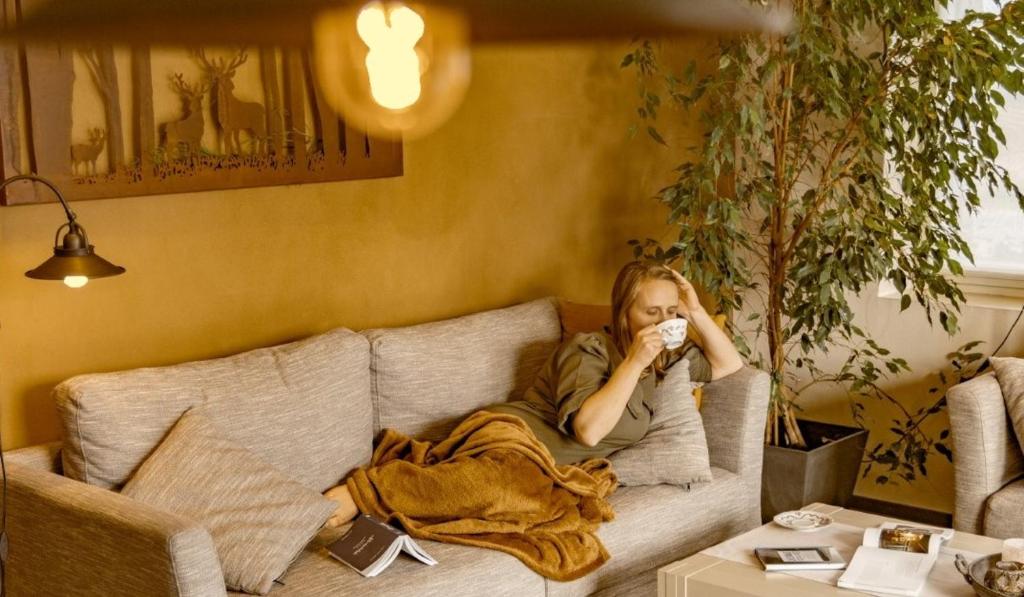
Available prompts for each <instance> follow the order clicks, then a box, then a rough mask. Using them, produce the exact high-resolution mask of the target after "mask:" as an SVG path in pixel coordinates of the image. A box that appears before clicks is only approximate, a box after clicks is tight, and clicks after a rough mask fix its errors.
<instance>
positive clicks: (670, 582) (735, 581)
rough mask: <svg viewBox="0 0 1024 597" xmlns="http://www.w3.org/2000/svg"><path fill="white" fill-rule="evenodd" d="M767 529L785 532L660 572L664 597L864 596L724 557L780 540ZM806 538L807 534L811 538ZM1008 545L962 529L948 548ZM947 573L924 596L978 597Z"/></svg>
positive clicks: (862, 521) (832, 511) (743, 538)
mask: <svg viewBox="0 0 1024 597" xmlns="http://www.w3.org/2000/svg"><path fill="white" fill-rule="evenodd" d="M803 509H804V510H814V511H816V512H821V513H823V514H828V515H829V516H831V517H832V519H833V520H834V521H835V522H836V523H842V524H845V525H851V526H854V527H857V528H858V529H861V530H862V529H864V528H867V527H873V526H878V525H879V524H881V523H883V522H886V521H891V522H905V521H900V520H897V519H893V518H886V517H884V516H878V515H876V514H868V513H865V512H858V511H856V510H847V509H844V508H840V507H838V506H831V505H828V504H817V503H816V504H811V505H809V506H807V507H805V508H803ZM908 524H914V523H908ZM766 527H775V528H779V527H777V525H775V524H774V523H771V522H769V523H768V524H766V525H764V526H762V527H758V528H757V529H753V530H751V531H749V532H747V533H744V534H743V535H740V536H739V537H735V538H733V539H731V540H729V542H723V543H721V544H719V545H717V546H713V547H710V548H708V549H706V550H704V551H701V552H698V553H696V554H694V555H692V556H690V557H688V558H685V559H683V560H679V561H678V562H673V563H671V564H669V565H668V566H665V567H663V568H661V569H659V570H658V597H727V596H728V597H736V596H751V597H753V596H761V597H776V596H782V595H785V596H787V597H790V596H791V597H804V596H806V597H811V596H819V595H825V596H828V595H863V593H860V592H857V591H851V590H848V589H840V588H838V587H836V586H834V585H830V584H826V583H824V582H819V581H817V580H812V579H810V578H801V577H799V576H794V575H791V574H783V573H766V572H764V571H763V570H762V569H761V567H760V566H759V565H758V564H757V561H756V560H755V559H754V558H753V554H752V553H750V554H749V557H748V556H746V555H743V556H742V557H744V558H745V559H746V561H745V562H739V561H735V560H733V559H727V558H726V557H723V552H725V551H730V550H724V549H723V546H726V544H727V543H728V544H729V545H730V546H732V549H731V553H733V554H735V553H743V554H746V553H747V547H748V546H747V545H746V544H745V542H752V543H756V542H757V541H758V537H763V536H765V535H766V534H767V533H768V532H772V533H773V534H774V536H778V534H777V533H774V529H766ZM759 531H761V533H760V534H756V533H758V532H759ZM793 533H794V535H795V536H796V535H800V536H801V537H800V538H799V539H796V540H795V542H794V543H793V545H799V544H803V545H815V544H817V543H816V542H815V537H814V535H815V533H800V534H796V532H795V531H794V532H793ZM803 536H805V537H806V539H805V538H804V537H803ZM748 540H749V541H748ZM730 542H731V543H730ZM1002 546H1003V542H1002V540H1001V539H994V538H992V537H983V536H981V535H972V534H970V533H964V532H961V531H957V532H956V534H955V535H954V536H953V539H952V540H950V542H949V544H948V547H949V548H951V549H955V550H964V551H969V552H975V553H977V554H982V555H983V554H989V553H996V552H998V551H1000V550H1001V549H1002ZM753 547H754V545H750V546H749V550H750V551H751V552H752V550H753ZM708 552H712V553H708ZM714 553H717V554H718V555H713V554H714ZM847 559H849V556H847ZM940 564H944V565H948V564H949V562H945V563H944V562H942V561H940V562H939V563H937V564H936V567H938V566H939V565H940ZM813 574H815V575H824V574H828V573H823V572H815V573H813ZM941 574H942V576H943V580H944V581H945V583H944V584H942V585H940V587H939V588H937V589H936V588H934V587H927V588H926V590H925V592H923V593H922V595H924V594H925V593H929V592H930V594H931V595H948V596H950V597H953V596H960V595H963V596H965V597H969V596H973V595H974V591H973V590H972V589H971V588H970V586H968V585H967V583H966V582H964V581H963V577H960V578H959V579H955V580H958V581H959V582H953V580H954V579H951V576H952V575H958V573H956V571H955V570H953V571H949V570H946V569H945V568H943V569H942V571H941ZM935 575H936V570H933V571H932V576H935ZM929 578H931V577H929Z"/></svg>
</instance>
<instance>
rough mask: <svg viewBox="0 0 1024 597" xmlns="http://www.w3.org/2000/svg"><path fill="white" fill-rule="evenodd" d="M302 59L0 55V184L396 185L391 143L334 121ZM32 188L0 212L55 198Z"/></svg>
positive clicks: (116, 189)
mask: <svg viewBox="0 0 1024 597" xmlns="http://www.w3.org/2000/svg"><path fill="white" fill-rule="evenodd" d="M13 1H14V0H0V3H2V4H3V5H4V8H5V9H10V8H11V4H12V3H13ZM25 1H26V0H22V4H24V2H25ZM6 14H12V12H10V11H9V10H8V12H7V13H6ZM311 60H312V59H311V56H310V54H309V53H308V52H307V51H303V50H295V49H283V48H262V47H261V48H188V49H185V48H182V49H170V48H168V49H164V48H161V49H150V48H118V47H111V46H94V47H72V46H63V45H56V46H52V45H51V46H33V45H27V46H23V47H12V46H7V47H0V156H2V159H0V168H2V174H3V177H4V178H6V177H9V176H13V175H15V174H24V173H27V172H35V173H36V174H39V175H41V176H44V177H46V178H49V179H50V180H53V181H54V182H55V183H57V184H58V185H59V186H60V187H61V188H62V189H63V190H64V193H65V196H66V197H67V198H69V199H73V200H74V199H97V198H104V197H127V196H138V195H148V194H163V193H178V192H187V191H199V190H210V189H228V188H239V187H252V186H266V185H281V184H294V183H302V182H319V181H332V180H349V179H359V178H378V177H388V176H400V175H401V174H402V146H401V143H400V142H396V141H390V140H383V139H376V138H372V137H369V136H367V135H366V134H365V133H363V132H361V131H360V129H359V127H358V126H353V124H357V123H348V122H345V120H344V119H343V118H341V117H340V116H339V115H338V114H337V113H336V112H334V111H333V110H332V108H331V107H330V106H328V105H327V104H326V103H325V102H324V101H323V97H322V94H321V92H320V90H319V89H318V87H317V86H316V84H315V79H314V77H313V76H312V64H311ZM33 186H34V185H13V186H11V187H8V188H7V189H6V195H5V196H4V197H3V198H2V199H0V201H2V204H3V205H15V204H24V203H39V202H48V201H53V200H55V199H54V196H53V194H52V193H46V192H39V194H38V196H36V194H35V191H36V189H33Z"/></svg>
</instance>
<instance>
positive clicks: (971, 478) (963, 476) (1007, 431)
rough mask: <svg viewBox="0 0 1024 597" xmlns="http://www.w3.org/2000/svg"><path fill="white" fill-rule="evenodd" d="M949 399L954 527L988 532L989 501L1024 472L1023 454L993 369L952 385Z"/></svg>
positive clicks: (947, 397)
mask: <svg viewBox="0 0 1024 597" xmlns="http://www.w3.org/2000/svg"><path fill="white" fill-rule="evenodd" d="M946 400H947V405H948V407H949V426H950V433H951V435H952V436H953V480H954V485H955V488H954V494H955V498H954V512H953V527H954V528H956V529H957V530H960V531H967V532H968V533H975V534H983V522H984V521H983V517H984V513H985V502H986V501H988V498H989V496H990V495H992V494H993V493H995V492H996V491H998V490H999V489H1000V488H1002V487H1003V486H1004V485H1006V484H1007V483H1009V482H1010V481H1013V480H1014V479H1015V478H1017V477H1019V476H1020V475H1021V474H1024V455H1022V454H1021V451H1020V446H1019V445H1018V443H1017V438H1016V436H1015V435H1014V432H1013V427H1011V425H1010V420H1009V417H1008V415H1007V413H1006V404H1005V403H1004V402H1003V393H1002V391H1001V390H1000V389H999V383H998V382H997V381H996V376H995V375H994V374H993V373H987V374H985V375H981V376H978V377H976V378H974V379H972V380H970V381H967V382H964V383H962V384H958V385H956V386H953V387H952V388H950V389H949V393H948V394H947V396H946Z"/></svg>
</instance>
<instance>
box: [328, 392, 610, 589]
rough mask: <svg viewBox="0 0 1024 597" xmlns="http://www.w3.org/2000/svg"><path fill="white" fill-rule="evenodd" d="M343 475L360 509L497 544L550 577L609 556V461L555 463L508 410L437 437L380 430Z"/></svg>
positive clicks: (457, 538) (459, 538)
mask: <svg viewBox="0 0 1024 597" xmlns="http://www.w3.org/2000/svg"><path fill="white" fill-rule="evenodd" d="M347 484H348V488H349V491H350V492H351V493H352V498H353V499H354V501H355V503H356V506H358V507H359V510H360V511H361V512H363V513H366V514H369V515H371V516H374V517H377V518H379V519H381V520H387V521H394V520H397V521H399V522H401V524H402V526H404V527H405V529H406V531H407V532H408V533H409V534H410V535H412V536H413V537H415V538H425V539H433V540H435V541H443V542H446V543H457V544H461V545H473V546H477V547H486V548H490V549H497V550H500V551H503V552H506V553H509V554H512V555H514V556H516V557H517V558H519V559H520V560H522V561H523V563H525V564H526V565H527V566H529V567H530V568H531V569H533V570H534V571H536V572H537V573H538V574H541V575H543V576H545V577H547V578H551V579H554V580H560V581H567V580H573V579H576V578H579V577H581V576H583V575H585V574H587V573H589V572H591V571H593V570H595V569H596V568H598V567H599V566H601V564H603V563H605V562H606V561H607V560H608V558H609V557H610V556H609V555H608V551H607V550H606V549H605V548H604V545H603V544H602V543H601V541H600V539H598V538H597V536H596V535H595V534H594V532H595V531H596V530H597V526H598V525H599V524H600V523H601V522H604V521H606V520H612V519H613V518H614V516H615V514H614V512H612V508H611V506H610V505H609V504H608V501H607V499H606V498H607V497H608V496H609V495H611V493H612V492H613V491H615V487H616V486H617V479H616V477H615V473H614V472H613V471H612V467H611V463H610V462H608V461H607V460H605V459H594V460H588V461H586V462H584V463H582V464H581V465H562V466H557V465H555V461H554V459H553V458H552V457H551V454H550V452H548V449H547V448H546V447H545V446H544V444H542V443H540V441H538V440H537V438H536V437H535V436H534V435H533V432H532V431H530V428H529V427H527V425H526V424H525V423H524V422H523V421H522V419H520V418H518V417H516V416H514V415H508V414H498V413H491V412H487V411H480V412H477V413H474V414H473V415H471V416H470V417H468V418H467V419H466V420H464V421H463V422H462V423H460V424H459V426H458V427H456V428H455V430H453V431H452V432H451V434H450V435H449V436H448V438H447V439H445V440H443V441H441V442H438V443H437V444H431V443H429V442H424V441H418V440H414V439H411V438H409V437H407V436H405V435H402V434H401V433H398V432H397V431H394V430H392V429H386V430H385V431H384V434H383V436H382V439H381V441H380V443H379V444H378V445H377V448H376V450H374V453H373V458H372V460H371V461H370V466H369V468H365V469H363V468H361V469H359V470H357V471H355V473H353V475H352V476H350V477H349V479H348V481H347Z"/></svg>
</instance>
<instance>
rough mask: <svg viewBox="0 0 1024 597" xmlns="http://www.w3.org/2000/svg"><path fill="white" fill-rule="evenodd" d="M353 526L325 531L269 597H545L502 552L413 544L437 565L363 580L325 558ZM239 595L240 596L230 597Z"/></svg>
mask: <svg viewBox="0 0 1024 597" xmlns="http://www.w3.org/2000/svg"><path fill="white" fill-rule="evenodd" d="M350 526H351V525H344V526H342V527H339V528H337V529H324V530H322V531H321V532H320V534H319V535H318V536H317V537H316V539H314V540H313V541H312V542H311V543H310V544H309V545H308V546H307V547H306V549H305V551H304V552H303V553H302V554H301V555H300V556H299V558H298V560H296V561H295V562H294V563H293V564H292V565H291V567H290V568H289V569H288V572H287V573H285V575H284V576H283V577H282V578H281V579H280V582H281V583H283V584H279V585H277V586H275V587H274V590H273V591H271V592H270V595H271V597H310V596H312V595H443V596H444V597H478V596H480V595H487V596H488V597H492V596H494V597H501V596H504V597H523V596H528V595H536V596H538V597H540V596H543V595H544V577H542V576H540V575H538V574H536V573H535V572H533V571H532V570H530V569H529V568H527V567H526V566H524V565H523V564H522V562H520V561H519V560H517V559H516V558H515V557H513V556H510V555H508V554H506V553H502V552H500V551H494V550H491V549H481V548H477V547H467V546H464V545H451V544H448V543H439V542H437V541H429V540H421V539H417V540H416V543H418V544H419V545H420V546H421V547H422V548H423V549H424V550H425V551H426V552H427V553H428V554H430V556H431V557H433V558H434V559H435V560H437V562H438V563H437V565H436V566H427V565H426V564H423V563H421V562H419V561H418V560H415V559H413V558H412V557H411V556H409V555H408V554H404V553H403V554H399V556H398V558H397V559H396V560H395V561H394V562H393V563H392V564H391V565H390V566H388V567H387V569H385V570H384V571H383V572H381V573H380V575H378V576H375V577H373V578H363V577H362V576H360V575H359V573H358V572H356V571H355V570H352V569H351V568H349V567H348V566H346V565H345V564H343V563H341V562H339V561H338V560H335V559H334V558H332V557H330V556H328V555H327V550H326V549H325V548H324V546H325V545H327V544H329V543H330V542H332V541H334V540H336V539H337V538H339V537H341V536H342V535H343V534H345V531H347V530H348V528H349V527H350ZM228 594H229V595H242V593H228Z"/></svg>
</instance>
